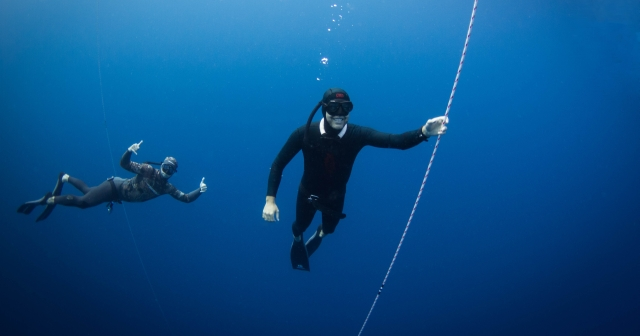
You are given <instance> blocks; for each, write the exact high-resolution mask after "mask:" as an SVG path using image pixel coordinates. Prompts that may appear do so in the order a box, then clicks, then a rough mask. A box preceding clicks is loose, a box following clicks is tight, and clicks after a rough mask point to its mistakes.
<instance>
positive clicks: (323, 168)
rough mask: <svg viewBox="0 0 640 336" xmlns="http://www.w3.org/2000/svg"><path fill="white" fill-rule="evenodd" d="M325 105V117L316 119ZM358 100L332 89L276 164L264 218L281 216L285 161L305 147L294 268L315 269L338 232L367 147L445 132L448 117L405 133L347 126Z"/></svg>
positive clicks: (401, 144)
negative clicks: (317, 219)
mask: <svg viewBox="0 0 640 336" xmlns="http://www.w3.org/2000/svg"><path fill="white" fill-rule="evenodd" d="M320 107H322V115H323V118H322V120H321V121H319V122H313V123H312V122H311V121H312V119H313V115H314V114H315V113H316V112H317V111H318V109H319V108H320ZM352 110H353V103H352V102H351V100H350V99H349V95H348V94H347V92H345V91H344V90H342V89H339V88H332V89H329V90H327V91H326V92H325V93H324V96H323V97H322V100H321V101H320V102H319V103H318V104H317V105H316V107H315V108H314V110H313V111H312V112H311V115H310V116H309V119H308V120H307V124H306V125H304V126H301V127H299V128H298V129H296V130H295V131H293V133H292V134H291V136H290V137H289V140H287V142H286V143H285V144H284V146H283V147H282V149H281V150H280V153H279V154H278V156H277V157H276V158H275V160H274V161H273V164H272V165H271V172H270V174H269V183H268V188H267V197H266V204H265V206H264V210H263V211H262V218H263V219H264V220H266V221H270V222H272V221H275V220H280V218H279V217H280V211H279V209H278V206H277V205H276V193H277V192H278V187H279V185H280V180H281V178H282V172H283V170H284V168H285V167H286V165H287V164H288V163H289V162H290V161H291V160H292V159H293V158H294V157H295V156H296V155H297V154H298V152H299V151H300V150H302V154H303V155H304V173H303V175H302V180H301V181H300V186H299V187H298V196H297V201H296V219H295V221H294V222H293V225H292V231H293V243H292V245H291V265H292V267H293V268H294V269H300V270H306V271H308V270H310V268H309V259H308V258H309V257H310V256H311V255H312V254H313V253H314V252H315V251H316V249H318V247H319V246H320V243H321V242H322V239H323V237H324V236H326V235H327V234H330V233H333V232H334V230H335V229H336V226H337V225H338V222H339V221H340V219H343V218H345V217H346V215H345V214H343V213H342V209H343V206H344V198H345V194H346V191H347V182H348V181H349V177H350V176H351V169H352V168H353V163H354V162H355V159H356V156H357V155H358V153H359V152H360V150H361V149H362V148H363V147H364V146H373V147H378V148H397V149H409V148H411V147H414V146H416V145H418V144H420V143H422V142H424V141H427V139H428V138H429V136H432V135H440V134H444V133H445V132H446V130H447V127H446V126H445V124H446V123H447V122H448V120H447V118H446V117H444V116H443V117H437V118H433V119H429V120H428V121H427V123H426V124H425V125H424V126H422V127H420V128H419V129H416V130H413V131H409V132H405V133H402V134H388V133H382V132H378V131H376V130H374V129H371V128H367V127H362V126H358V125H354V124H348V125H347V122H348V121H349V116H350V112H351V111H352ZM318 210H319V211H320V212H321V213H322V223H321V224H320V226H318V228H317V230H316V232H315V233H314V234H313V236H311V238H310V239H309V240H308V241H307V242H306V244H305V243H304V240H303V237H302V234H303V232H304V231H305V230H306V229H307V228H308V227H309V225H311V221H312V220H313V217H314V216H315V213H316V211H318Z"/></svg>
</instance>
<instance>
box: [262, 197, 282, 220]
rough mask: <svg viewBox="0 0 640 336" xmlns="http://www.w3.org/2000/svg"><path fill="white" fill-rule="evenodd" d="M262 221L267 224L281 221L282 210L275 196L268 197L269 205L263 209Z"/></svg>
mask: <svg viewBox="0 0 640 336" xmlns="http://www.w3.org/2000/svg"><path fill="white" fill-rule="evenodd" d="M262 219H264V220H266V221H267V222H274V221H279V220H280V210H279V209H278V206H277V205H276V198H275V197H273V196H267V203H266V204H265V205H264V209H262Z"/></svg>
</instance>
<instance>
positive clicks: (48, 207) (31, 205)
mask: <svg viewBox="0 0 640 336" xmlns="http://www.w3.org/2000/svg"><path fill="white" fill-rule="evenodd" d="M62 176H64V173H60V174H58V181H57V182H56V186H55V188H53V192H48V193H46V194H45V195H44V196H43V197H42V198H40V199H37V200H35V201H31V202H27V203H24V204H22V205H21V206H20V207H19V208H18V212H19V213H23V214H25V215H28V214H30V213H31V212H32V211H33V209H35V208H36V207H38V206H40V205H44V206H45V208H44V211H42V213H41V214H40V216H38V218H37V219H36V222H39V221H42V220H45V219H47V217H49V215H50V214H51V213H52V212H53V209H55V207H56V205H55V204H47V200H48V199H49V197H51V196H60V194H61V193H62V186H63V185H64V183H63V182H62Z"/></svg>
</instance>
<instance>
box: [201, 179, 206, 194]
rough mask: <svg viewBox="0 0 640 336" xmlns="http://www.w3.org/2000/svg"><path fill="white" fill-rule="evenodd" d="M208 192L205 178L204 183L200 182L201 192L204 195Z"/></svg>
mask: <svg viewBox="0 0 640 336" xmlns="http://www.w3.org/2000/svg"><path fill="white" fill-rule="evenodd" d="M205 191H207V185H206V184H204V177H203V178H202V181H200V192H201V193H203V192H205Z"/></svg>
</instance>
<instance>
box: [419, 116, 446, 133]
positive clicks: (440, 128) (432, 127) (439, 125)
mask: <svg viewBox="0 0 640 336" xmlns="http://www.w3.org/2000/svg"><path fill="white" fill-rule="evenodd" d="M448 123H449V117H445V116H442V117H436V118H433V119H429V120H427V123H426V124H425V125H424V126H422V134H424V135H425V136H434V135H442V134H445V133H447V126H445V125H446V124H448Z"/></svg>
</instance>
